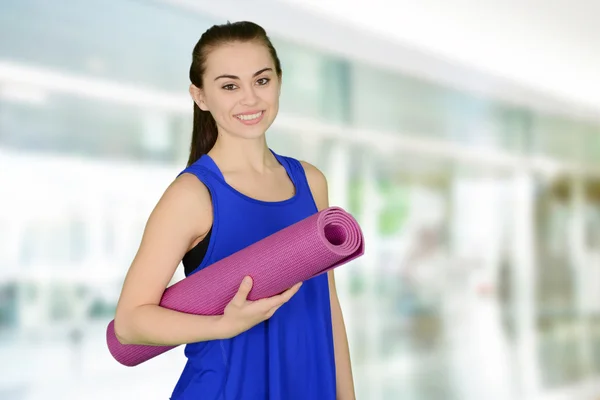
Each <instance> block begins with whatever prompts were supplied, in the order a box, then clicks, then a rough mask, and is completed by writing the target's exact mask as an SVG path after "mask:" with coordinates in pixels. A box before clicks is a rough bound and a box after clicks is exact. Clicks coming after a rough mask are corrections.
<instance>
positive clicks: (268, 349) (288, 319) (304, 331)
mask: <svg viewBox="0 0 600 400" xmlns="http://www.w3.org/2000/svg"><path fill="white" fill-rule="evenodd" d="M272 153H273V155H274V156H275V157H276V158H277V160H278V161H279V163H280V164H281V165H282V166H283V167H284V168H285V170H286V171H287V174H288V176H289V178H290V179H291V181H292V183H293V184H294V186H295V194H294V196H293V197H292V198H290V199H288V200H284V201H278V202H265V201H260V200H257V199H253V198H251V197H248V196H246V195H244V194H242V193H241V192H239V191H237V190H236V189H234V188H233V187H232V186H230V185H229V184H227V182H225V179H224V177H223V175H222V173H221V172H220V170H219V168H218V167H217V165H216V164H215V162H214V161H213V160H212V159H211V158H210V156H208V155H204V156H202V157H201V158H200V159H199V160H198V161H196V162H195V163H194V164H192V165H190V166H189V167H187V168H186V169H184V170H183V171H182V172H181V173H180V174H183V173H191V174H194V175H195V176H196V177H198V179H200V181H202V182H203V183H204V185H206V187H207V188H208V190H209V191H210V194H211V196H212V202H213V214H214V215H213V227H212V234H211V237H210V241H209V244H208V250H207V252H206V255H205V257H204V259H203V261H202V263H201V264H200V265H199V266H198V267H197V268H196V269H195V270H194V271H192V272H191V274H193V273H195V272H197V271H199V270H201V269H202V268H205V267H206V266H208V265H210V264H213V263H215V262H217V261H219V260H220V259H222V258H224V257H227V256H228V255H230V254H232V253H234V252H236V251H238V250H241V249H243V248H245V247H247V246H249V245H250V244H252V243H254V242H257V241H259V240H261V239H263V238H264V237H266V236H268V235H270V234H272V233H275V232H277V231H279V230H281V229H283V228H285V227H286V226H289V225H291V224H294V223H296V222H298V221H300V220H302V219H304V218H306V217H308V216H310V215H312V214H314V213H316V212H317V206H316V204H315V202H314V200H313V197H312V194H311V191H310V187H309V185H308V181H307V179H306V175H305V173H304V168H303V167H302V165H301V164H300V162H299V161H298V160H296V159H293V158H290V157H284V156H280V155H277V154H275V153H274V152H272ZM240 283H241V282H240ZM185 356H186V357H187V362H186V365H185V367H184V369H183V372H182V373H181V376H180V378H179V380H178V382H177V385H176V386H175V389H174V390H173V393H172V396H171V400H192V399H193V400H200V399H201V400H308V399H310V400H312V399H319V400H335V397H336V388H335V359H334V350H333V335H332V326H331V310H330V303H329V286H328V282H327V274H324V275H321V276H317V277H315V278H312V279H310V280H309V281H306V282H304V284H303V285H302V287H301V288H300V290H299V291H298V293H296V295H295V296H294V297H292V299H291V300H290V301H289V302H287V303H286V304H284V305H283V306H282V307H280V308H279V309H278V310H277V312H276V313H275V314H274V315H273V316H272V317H271V318H270V319H268V320H266V321H264V322H262V323H260V324H258V325H256V326H254V327H253V328H251V329H249V330H248V331H246V332H243V333H242V334H240V335H238V336H236V337H233V338H231V339H224V340H212V341H206V342H198V343H190V344H187V345H186V346H185Z"/></svg>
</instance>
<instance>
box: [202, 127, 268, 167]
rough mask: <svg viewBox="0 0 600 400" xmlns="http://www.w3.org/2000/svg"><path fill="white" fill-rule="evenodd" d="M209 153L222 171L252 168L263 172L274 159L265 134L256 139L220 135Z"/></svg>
mask: <svg viewBox="0 0 600 400" xmlns="http://www.w3.org/2000/svg"><path fill="white" fill-rule="evenodd" d="M209 155H210V157H211V158H213V159H214V160H215V162H217V163H218V164H219V168H220V169H221V170H222V171H240V170H248V169H251V170H254V171H257V172H263V171H264V170H265V169H266V168H268V167H269V166H270V165H272V163H273V160H274V156H273V154H271V151H270V150H269V147H268V146H267V141H266V138H265V136H264V135H262V136H260V137H258V138H256V139H240V138H233V137H229V136H228V135H219V137H218V139H217V141H216V143H215V145H214V146H213V148H212V149H211V150H210V151H209Z"/></svg>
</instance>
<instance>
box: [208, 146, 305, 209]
mask: <svg viewBox="0 0 600 400" xmlns="http://www.w3.org/2000/svg"><path fill="white" fill-rule="evenodd" d="M269 151H270V152H271V153H272V154H273V155H274V156H275V159H276V160H277V162H278V163H279V164H280V165H281V166H282V167H283V168H284V169H285V172H286V174H287V176H288V178H289V179H290V181H291V182H292V185H293V186H294V195H293V196H292V197H290V198H289V199H285V200H278V201H266V200H259V199H256V198H254V197H250V196H248V195H246V194H244V193H242V192H240V191H239V190H237V189H236V188H234V187H233V186H231V185H230V184H229V183H227V181H226V180H225V176H224V175H223V173H222V172H221V169H220V168H219V166H218V165H217V163H216V162H215V160H213V158H212V157H211V156H209V155H208V154H203V155H202V157H201V159H202V158H204V159H205V161H206V162H207V163H208V165H206V167H207V168H208V169H209V171H210V172H211V173H212V174H213V175H214V176H215V177H216V179H217V180H218V181H219V182H220V183H221V184H222V185H223V186H224V187H225V188H226V189H227V190H229V191H230V192H232V193H233V194H234V195H236V196H238V197H240V198H241V199H243V200H246V201H249V202H251V203H255V204H259V205H265V206H279V205H287V204H291V203H293V202H295V201H296V200H297V199H298V197H300V188H301V185H300V184H299V182H298V181H297V179H296V176H295V174H294V173H293V171H292V169H291V167H290V165H289V163H287V162H286V161H285V160H284V159H283V157H282V156H280V155H279V154H277V153H275V152H274V151H273V150H272V149H269Z"/></svg>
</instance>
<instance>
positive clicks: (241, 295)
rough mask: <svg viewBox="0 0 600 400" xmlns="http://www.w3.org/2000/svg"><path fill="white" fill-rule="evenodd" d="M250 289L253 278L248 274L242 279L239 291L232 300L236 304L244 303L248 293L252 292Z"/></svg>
mask: <svg viewBox="0 0 600 400" xmlns="http://www.w3.org/2000/svg"><path fill="white" fill-rule="evenodd" d="M250 290H252V278H250V277H249V276H246V277H245V278H244V280H242V283H241V284H240V287H239V289H238V291H237V293H236V294H235V296H234V297H233V299H232V302H234V303H235V304H239V305H243V304H244V303H245V302H246V300H247V299H248V294H249V293H250Z"/></svg>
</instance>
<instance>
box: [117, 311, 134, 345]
mask: <svg viewBox="0 0 600 400" xmlns="http://www.w3.org/2000/svg"><path fill="white" fill-rule="evenodd" d="M127 320H128V318H127V317H126V316H124V315H122V314H121V313H117V315H116V316H115V323H114V331H115V337H116V338H117V340H118V341H119V343H121V344H135V338H134V335H132V332H131V327H130V326H128V325H129V324H128V323H127Z"/></svg>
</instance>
